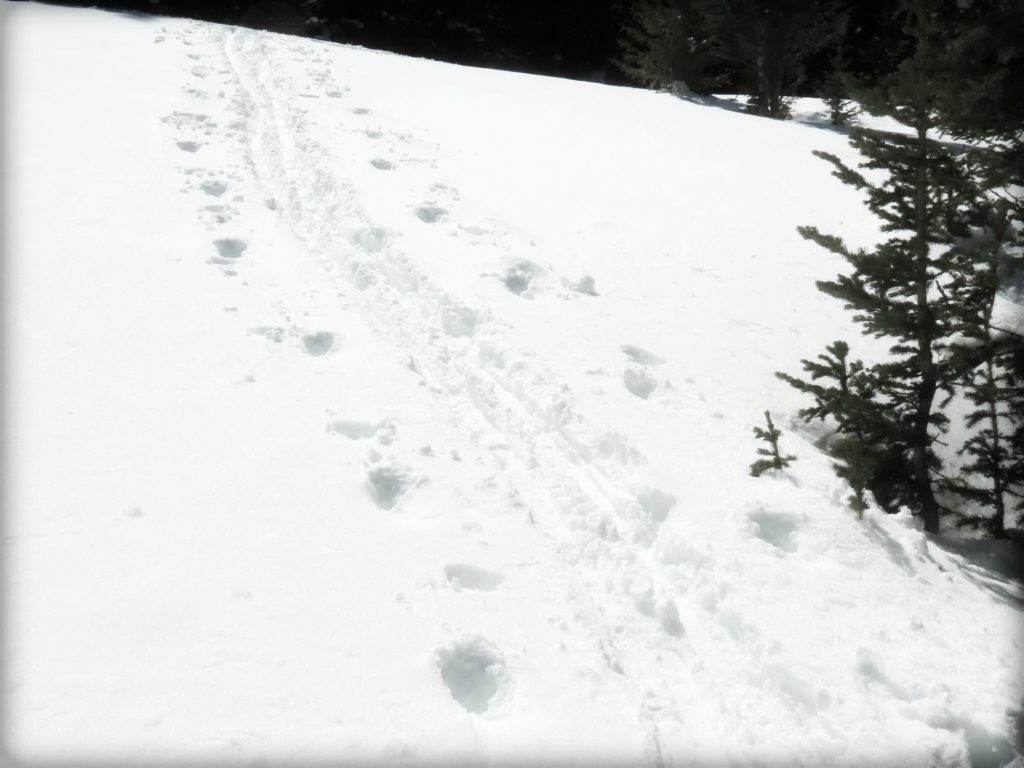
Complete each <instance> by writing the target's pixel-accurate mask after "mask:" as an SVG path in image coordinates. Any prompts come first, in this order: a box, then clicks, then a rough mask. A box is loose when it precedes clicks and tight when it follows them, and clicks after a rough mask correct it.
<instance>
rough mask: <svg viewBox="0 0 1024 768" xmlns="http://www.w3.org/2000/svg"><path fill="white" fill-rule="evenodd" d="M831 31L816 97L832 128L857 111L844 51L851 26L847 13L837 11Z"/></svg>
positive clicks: (858, 109) (843, 122)
mask: <svg viewBox="0 0 1024 768" xmlns="http://www.w3.org/2000/svg"><path fill="white" fill-rule="evenodd" d="M834 24H835V26H834V28H833V29H832V30H831V32H832V34H831V37H832V39H833V43H832V50H831V52H830V54H829V73H828V75H826V76H825V79H824V80H823V81H822V84H821V86H820V87H819V89H818V94H819V95H820V96H821V98H822V99H823V100H824V102H825V106H826V107H827V108H828V112H829V120H830V122H831V123H832V125H835V126H842V125H846V124H847V123H849V122H850V119H851V118H852V117H853V116H854V115H856V114H857V113H858V112H859V111H860V108H859V107H858V106H857V102H855V101H853V100H852V99H851V98H850V94H851V93H852V91H853V77H852V75H851V74H850V58H849V56H848V55H847V52H846V34H847V29H848V27H849V24H850V14H849V11H843V12H837V13H836V16H835V21H834Z"/></svg>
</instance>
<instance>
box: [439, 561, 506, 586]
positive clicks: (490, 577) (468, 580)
mask: <svg viewBox="0 0 1024 768" xmlns="http://www.w3.org/2000/svg"><path fill="white" fill-rule="evenodd" d="M444 575H445V576H446V577H447V578H448V581H450V582H451V583H452V584H453V585H456V586H459V587H462V588H463V589H476V590H480V591H481V592H491V591H492V590H495V589H497V588H498V587H499V586H500V585H501V583H502V582H503V581H505V577H504V576H503V575H502V574H500V573H497V572H496V571H489V570H487V569H486V568H480V567H479V566H476V565H470V564H469V563H448V565H446V566H445V567H444Z"/></svg>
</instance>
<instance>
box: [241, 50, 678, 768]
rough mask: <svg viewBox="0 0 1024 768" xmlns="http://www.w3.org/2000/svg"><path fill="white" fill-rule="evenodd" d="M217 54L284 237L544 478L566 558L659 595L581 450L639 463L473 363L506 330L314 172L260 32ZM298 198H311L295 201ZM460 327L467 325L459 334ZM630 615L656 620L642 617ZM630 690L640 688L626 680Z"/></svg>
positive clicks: (610, 495)
mask: <svg viewBox="0 0 1024 768" xmlns="http://www.w3.org/2000/svg"><path fill="white" fill-rule="evenodd" d="M225 50H226V53H227V57H228V60H229V62H230V64H231V67H232V69H233V70H234V72H235V75H236V77H237V79H238V82H239V84H240V85H241V91H242V94H243V96H242V103H243V105H244V107H245V113H246V114H245V118H246V123H247V126H248V129H249V138H250V141H249V146H250V161H251V162H252V165H253V167H254V170H255V171H256V174H257V178H258V179H259V180H260V181H261V183H263V184H264V185H266V186H268V187H269V191H270V192H271V193H272V194H274V195H275V197H276V198H277V199H278V201H279V203H283V205H282V206H281V208H280V212H281V213H282V214H283V215H284V217H285V218H286V220H287V222H288V224H289V226H290V228H291V229H292V231H293V233H294V234H295V235H296V236H297V237H298V239H299V240H300V241H301V242H302V243H303V244H304V245H305V246H306V247H307V249H308V250H309V251H310V252H311V253H313V254H314V255H316V256H318V257H320V259H321V261H322V262H323V261H326V262H327V263H326V264H325V266H326V267H328V269H329V270H330V271H331V272H336V271H337V268H338V267H341V268H342V272H343V274H344V276H345V277H346V278H347V279H348V281H349V282H350V283H351V284H352V285H353V287H355V289H356V292H357V293H358V295H359V296H361V297H362V299H363V301H362V303H363V306H364V307H365V309H366V310H367V311H368V312H369V313H370V314H371V315H372V316H373V317H374V319H375V320H376V321H377V324H379V325H382V326H383V327H384V328H386V329H387V330H388V331H389V332H390V334H389V335H391V336H392V337H394V338H397V340H398V342H399V344H400V345H401V346H402V347H403V348H405V349H406V350H407V352H408V353H409V354H410V357H411V358H412V359H413V360H415V362H416V364H417V368H418V370H419V371H420V373H421V375H422V376H424V378H425V379H426V380H427V381H428V384H433V385H434V386H433V389H434V390H435V391H439V392H440V394H442V395H443V396H445V398H446V400H448V401H449V402H450V401H452V400H457V399H458V398H460V397H461V398H462V399H463V400H465V399H466V395H468V400H469V402H470V403H471V404H472V405H473V408H474V410H475V411H476V415H477V416H478V417H482V419H483V420H484V421H485V422H486V423H487V424H489V425H490V426H491V427H493V428H494V429H497V430H499V431H500V432H501V433H502V434H503V435H505V436H506V437H507V438H509V441H510V443H511V444H512V445H513V446H515V448H516V449H517V453H518V454H519V456H520V457H521V458H522V457H523V455H524V454H525V457H526V464H527V467H528V468H529V469H530V470H532V471H533V472H534V473H539V475H540V476H541V477H542V478H543V480H544V484H545V485H546V486H547V488H548V490H549V494H550V497H551V499H552V500H553V501H554V502H555V504H556V505H557V507H558V508H559V509H561V510H562V513H563V515H565V517H566V518H567V521H566V522H567V524H568V527H569V529H570V532H571V535H572V537H573V539H574V540H575V542H576V546H577V548H578V549H579V553H578V554H577V556H576V557H575V558H574V559H576V560H580V559H586V560H590V561H591V564H592V565H597V564H598V563H599V562H600V560H601V559H602V556H603V557H604V558H608V559H609V560H610V561H611V562H612V565H613V567H614V565H615V564H616V563H621V562H626V563H629V564H630V566H631V567H630V571H631V573H630V576H631V577H632V578H637V576H638V575H640V574H642V575H643V576H644V577H646V578H647V582H648V583H650V584H652V585H653V586H655V589H656V592H657V593H658V594H660V593H661V592H662V591H663V590H662V589H659V584H658V580H657V576H656V575H655V574H654V573H643V572H644V571H647V570H648V569H647V568H645V567H644V565H643V562H642V558H641V557H639V556H638V555H639V553H638V552H637V551H635V550H633V551H631V548H630V547H629V545H628V542H629V541H630V539H641V540H643V539H650V538H651V537H650V535H649V533H648V532H647V531H642V530H638V526H639V525H640V523H641V521H640V520H639V519H634V520H629V519H627V518H625V517H623V515H622V512H624V511H628V510H633V511H634V512H637V511H638V510H639V505H638V504H637V503H636V502H635V501H633V502H632V504H630V501H629V500H630V499H635V492H631V491H630V490H629V489H627V488H624V487H623V486H624V485H625V482H624V479H623V478H622V477H621V471H619V472H616V471H615V468H614V467H611V468H610V467H607V466H602V465H601V464H597V463H596V462H595V460H594V457H595V454H596V453H597V450H595V449H594V448H591V447H590V446H601V445H602V441H603V442H604V445H605V446H607V445H609V442H610V443H611V445H612V451H611V452H612V454H613V455H616V456H618V457H620V459H621V458H625V459H626V461H627V462H629V463H634V462H635V463H641V462H642V457H640V454H639V452H637V451H636V450H635V449H632V448H629V447H628V444H627V443H626V441H625V438H623V437H621V436H618V435H602V436H599V437H598V438H597V439H596V440H595V439H594V438H592V437H590V433H591V432H592V430H590V429H589V427H588V426H587V425H586V424H585V422H584V421H583V419H582V418H581V417H579V416H578V415H577V414H576V413H575V411H574V410H573V407H572V404H571V402H570V401H569V398H570V397H571V393H569V392H568V390H567V388H561V389H556V391H555V392H553V393H550V405H548V406H545V405H544V404H543V403H541V402H538V401H537V400H535V399H534V398H532V397H530V396H529V395H527V394H526V390H527V384H526V383H525V382H524V381H523V378H525V377H529V378H530V379H531V381H530V382H529V386H532V387H534V388H536V387H537V381H538V380H541V381H544V382H545V383H546V382H549V381H551V380H552V379H553V377H552V376H551V375H550V374H549V373H548V372H547V371H543V370H538V366H537V365H536V363H534V362H533V361H532V360H527V361H525V362H524V360H523V359H522V358H520V359H519V360H518V361H517V363H518V365H517V371H518V372H519V374H520V376H519V379H518V380H516V379H514V378H512V377H510V376H509V375H503V373H502V372H501V371H500V369H497V370H496V368H495V366H493V365H486V364H481V363H482V360H481V358H482V357H488V358H490V359H492V360H493V359H495V354H497V355H499V356H501V355H502V352H503V350H504V349H505V348H507V346H506V347H503V346H501V345H500V342H499V344H498V345H497V348H496V345H495V341H497V340H498V339H500V338H501V330H504V329H499V328H498V326H499V321H497V320H496V319H495V318H494V317H493V316H491V315H489V314H488V313H480V312H477V311H475V310H473V309H471V308H469V307H466V306H465V305H463V304H461V303H460V302H458V301H457V300H455V299H453V298H452V297H450V296H449V295H447V294H446V293H444V292H443V291H441V290H439V289H437V288H435V287H434V286H433V285H431V283H430V281H429V279H428V278H427V277H426V276H424V275H422V274H421V273H420V272H419V270H417V269H416V267H415V266H414V265H413V264H412V263H411V262H410V261H408V259H406V258H405V257H404V256H403V255H401V254H400V253H397V252H396V250H395V249H394V248H392V247H391V246H390V245H389V243H388V242H387V239H386V238H387V236H388V235H387V233H386V232H384V231H382V230H380V229H378V228H375V227H372V226H369V222H366V220H365V216H364V215H363V214H362V213H361V212H360V211H359V210H358V208H357V207H356V206H355V204H354V202H353V200H354V194H353V193H352V191H351V190H349V189H347V188H346V185H344V183H340V182H339V181H338V180H336V179H334V178H332V177H330V176H329V175H328V174H327V173H325V172H324V171H322V170H321V169H320V167H319V165H318V164H317V162H316V157H314V156H311V154H315V148H313V147H312V146H311V142H309V141H304V140H303V139H302V138H301V133H302V131H301V117H299V116H298V115H296V114H295V113H294V112H292V110H291V108H290V103H289V102H290V97H289V94H288V91H287V87H286V86H285V87H284V88H283V89H282V85H281V82H280V80H278V79H277V78H275V76H274V74H273V72H272V71H271V68H270V66H269V62H270V61H271V60H272V55H271V54H270V51H269V46H268V45H267V42H266V37H265V36H264V35H263V34H261V33H257V32H249V31H242V30H239V31H235V32H232V33H229V35H228V36H227V38H226V39H225ZM282 90H283V93H282ZM311 150H313V151H312V152H311ZM303 191H307V192H309V193H310V194H308V195H304V194H303ZM339 193H340V194H339ZM311 208H312V210H311ZM343 221H345V222H352V221H357V222H359V223H360V225H361V226H359V227H356V228H352V227H345V226H344V225H343V224H341V222H343ZM466 325H468V326H469V328H468V331H466V332H464V331H463V327H464V326H466ZM417 353H419V354H417ZM424 353H432V354H424ZM498 359H500V357H499V358H498ZM455 408H456V410H461V407H460V404H458V403H456V404H455ZM598 450H599V448H598ZM606 452H607V449H606ZM615 512H619V514H618V515H616V514H615ZM595 517H596V523H595V522H594V519H595ZM595 528H596V531H595V530H594V529H595ZM620 528H624V529H625V530H619V529H620ZM581 531H582V532H583V533H582V535H581ZM581 539H582V541H581ZM608 539H611V541H610V542H609V541H608ZM595 544H596V546H594V545H595ZM601 550H605V551H601ZM613 570H618V569H616V568H613ZM623 597H625V596H623ZM659 602H660V600H659ZM591 603H592V605H594V606H595V607H596V604H594V603H593V602H592V601H591ZM636 619H637V620H638V621H641V622H642V621H650V622H651V623H654V620H653V619H648V618H647V617H645V616H642V615H637V616H636ZM602 623H603V622H602ZM655 631H660V630H659V629H657V628H655ZM600 635H601V636H603V637H604V638H605V640H606V642H607V644H608V646H610V647H611V648H613V649H614V651H615V655H616V657H618V659H619V661H620V663H624V664H627V665H628V662H626V661H625V659H623V656H624V655H625V654H623V652H622V650H621V649H620V648H619V645H620V644H621V643H620V642H617V641H615V640H613V636H612V632H611V631H610V630H609V628H608V627H607V626H604V627H603V628H602V631H601V632H600ZM625 676H626V677H627V679H628V678H629V675H628V674H626V675H625ZM644 682H645V684H646V687H647V688H650V687H651V686H652V685H655V684H656V682H657V681H656V680H654V679H651V678H650V677H648V679H646V680H645V681H644ZM633 685H634V687H637V684H636V683H635V681H634V682H633ZM658 687H663V686H661V685H659V686H658ZM636 696H637V700H638V701H639V703H640V708H641V712H640V719H641V722H643V723H644V725H645V728H646V730H647V738H648V746H647V749H648V752H649V753H650V755H651V761H652V763H653V764H655V765H661V764H662V759H661V746H660V743H659V732H658V731H659V728H658V722H657V719H656V718H655V717H654V714H653V713H652V712H651V710H650V708H649V707H648V705H647V703H646V702H647V699H648V698H649V696H650V694H645V693H643V692H642V691H638V693H637V695H636ZM658 698H660V699H663V700H666V702H670V701H672V697H671V695H670V694H669V693H668V691H667V690H665V691H659V694H658ZM670 709H672V710H674V709H675V707H670Z"/></svg>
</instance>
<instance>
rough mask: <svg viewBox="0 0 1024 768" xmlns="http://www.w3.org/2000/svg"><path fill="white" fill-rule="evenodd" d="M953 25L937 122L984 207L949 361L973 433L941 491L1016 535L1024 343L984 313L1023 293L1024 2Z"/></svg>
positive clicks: (985, 522)
mask: <svg viewBox="0 0 1024 768" xmlns="http://www.w3.org/2000/svg"><path fill="white" fill-rule="evenodd" d="M956 21H957V24H956V31H957V35H956V37H955V39H954V40H953V42H952V44H951V45H950V47H949V55H948V56H947V62H946V67H945V70H944V71H943V77H942V78H941V79H940V81H939V82H938V83H937V88H936V91H937V104H938V115H937V119H938V124H939V126H940V127H941V128H942V130H944V131H945V132H947V133H948V134H951V135H953V136H955V137H957V138H958V139H960V140H962V141H964V142H965V143H966V145H967V147H968V149H967V152H966V153H965V154H966V157H967V158H968V159H969V161H970V163H971V166H972V168H973V170H974V176H975V178H976V180H977V183H978V184H979V186H980V187H981V188H982V189H983V190H984V192H985V198H986V199H985V206H984V216H983V219H982V220H980V221H976V222H975V224H974V227H973V229H972V232H971V236H970V237H969V238H965V239H964V240H963V241H962V242H961V244H960V246H959V248H958V251H959V254H960V257H961V259H962V262H963V265H962V269H961V275H960V280H959V282H958V284H957V285H956V286H955V290H956V291H957V294H958V296H960V297H961V312H960V314H959V316H958V327H957V330H958V332H959V336H960V343H959V344H958V345H957V346H956V347H955V348H954V350H953V355H952V362H953V363H954V365H955V366H956V368H957V370H958V371H959V372H960V373H961V375H962V376H963V382H962V387H963V394H964V396H965V397H966V398H967V400H968V401H969V402H970V404H971V410H970V411H969V412H968V414H967V417H966V426H967V427H968V429H969V430H971V433H970V436H969V437H968V439H967V441H966V443H965V444H964V445H963V446H961V448H960V451H959V453H960V454H961V455H962V456H966V457H969V463H967V464H965V465H964V466H963V467H962V472H961V476H960V477H958V478H956V479H952V480H950V481H949V487H950V488H951V489H952V490H954V491H955V492H957V493H958V494H960V495H961V496H965V497H967V498H968V499H970V500H973V501H974V502H975V504H976V505H977V506H978V507H980V508H981V510H982V511H981V512H978V511H974V512H973V513H968V514H963V515H961V522H962V523H964V524H973V525H981V526H984V527H986V528H988V530H989V532H990V533H991V534H992V535H993V536H996V537H1011V536H1020V530H1019V528H1018V526H1020V525H1021V521H1020V518H1018V519H1017V520H1016V521H1014V517H1015V516H1014V514H1013V513H1014V511H1016V512H1024V337H1022V336H1021V335H1019V328H1018V329H1017V330H1016V331H1015V330H1013V329H1006V328H1002V327H999V326H998V325H997V324H996V323H994V322H993V317H992V312H993V305H994V303H995V301H996V296H997V293H999V291H1000V290H1001V289H1002V288H1004V287H1008V286H1009V284H1010V283H1011V282H1012V281H1013V280H1015V279H1016V280H1018V281H1020V283H1021V284H1024V98H1022V93H1024V0H976V2H974V3H971V4H968V5H965V6H964V7H963V8H961V13H960V18H959V19H957V20H956ZM986 511H987V514H986ZM1007 520H1009V521H1010V525H1009V526H1007Z"/></svg>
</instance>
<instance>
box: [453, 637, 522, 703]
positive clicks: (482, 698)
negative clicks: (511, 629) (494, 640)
mask: <svg viewBox="0 0 1024 768" xmlns="http://www.w3.org/2000/svg"><path fill="white" fill-rule="evenodd" d="M436 659H437V664H438V667H439V668H440V670H441V680H442V681H443V682H444V684H445V685H446V686H447V687H448V690H449V691H450V692H451V694H452V698H454V699H455V700H456V701H457V702H459V704H461V705H462V707H463V708H464V709H465V710H466V711H467V712H472V713H474V714H478V715H480V714H483V713H484V712H486V711H487V709H488V707H489V706H490V703H491V699H492V698H493V697H494V694H495V693H497V692H498V687H499V685H500V683H501V680H502V677H503V676H504V674H505V661H504V659H503V658H502V655H501V652H500V651H499V650H498V649H497V648H495V647H494V646H493V645H491V643H489V642H488V641H487V640H486V639H485V638H483V637H481V636H479V635H473V636H468V637H462V638H459V639H458V640H456V641H455V642H454V643H452V644H450V645H448V646H447V647H445V648H441V649H439V650H438V651H437V654H436Z"/></svg>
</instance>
